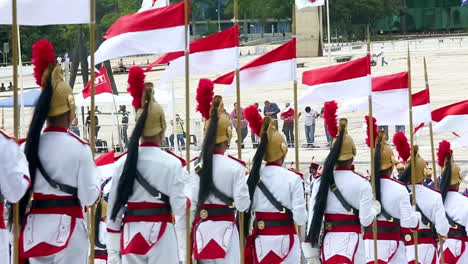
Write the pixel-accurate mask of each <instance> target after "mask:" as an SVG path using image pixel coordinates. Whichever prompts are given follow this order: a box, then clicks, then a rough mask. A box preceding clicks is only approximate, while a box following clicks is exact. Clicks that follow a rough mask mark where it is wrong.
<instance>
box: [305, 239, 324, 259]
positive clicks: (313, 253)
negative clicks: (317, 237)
mask: <svg viewBox="0 0 468 264" xmlns="http://www.w3.org/2000/svg"><path fill="white" fill-rule="evenodd" d="M302 252H303V253H304V258H306V259H314V258H317V259H319V258H320V249H318V248H313V247H312V244H311V243H307V242H302ZM319 263H320V262H319Z"/></svg>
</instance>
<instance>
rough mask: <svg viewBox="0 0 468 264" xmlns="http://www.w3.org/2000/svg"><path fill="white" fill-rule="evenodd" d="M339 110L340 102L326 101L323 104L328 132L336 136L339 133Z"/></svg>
mask: <svg viewBox="0 0 468 264" xmlns="http://www.w3.org/2000/svg"><path fill="white" fill-rule="evenodd" d="M337 110H338V103H337V102H336V101H330V102H326V103H325V104H324V106H323V119H325V125H326V126H327V130H328V134H330V136H331V137H334V138H335V137H336V136H337V135H338V120H337V115H336V111H337Z"/></svg>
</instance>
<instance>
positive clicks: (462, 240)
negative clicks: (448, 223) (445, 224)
mask: <svg viewBox="0 0 468 264" xmlns="http://www.w3.org/2000/svg"><path fill="white" fill-rule="evenodd" d="M444 206H445V211H446V212H447V215H448V217H450V218H451V219H452V220H453V221H455V223H457V224H458V225H461V226H462V227H463V228H464V229H465V234H466V228H467V227H468V197H466V196H464V195H463V194H461V193H459V192H458V190H449V191H448V193H447V197H446V198H445V202H444ZM457 228H460V226H457ZM454 231H457V230H456V229H455V228H454V227H452V229H450V232H449V235H448V238H447V240H446V241H445V243H444V260H445V262H446V263H454V264H455V263H457V264H462V263H468V250H467V247H468V237H466V235H465V237H457V236H453V235H452V234H454V233H453V232H454Z"/></svg>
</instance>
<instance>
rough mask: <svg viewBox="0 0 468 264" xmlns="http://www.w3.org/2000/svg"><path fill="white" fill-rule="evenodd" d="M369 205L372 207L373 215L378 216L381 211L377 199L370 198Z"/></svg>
mask: <svg viewBox="0 0 468 264" xmlns="http://www.w3.org/2000/svg"><path fill="white" fill-rule="evenodd" d="M371 207H372V212H373V213H374V216H378V215H379V214H380V212H381V211H382V206H381V205H380V203H379V201H377V200H371Z"/></svg>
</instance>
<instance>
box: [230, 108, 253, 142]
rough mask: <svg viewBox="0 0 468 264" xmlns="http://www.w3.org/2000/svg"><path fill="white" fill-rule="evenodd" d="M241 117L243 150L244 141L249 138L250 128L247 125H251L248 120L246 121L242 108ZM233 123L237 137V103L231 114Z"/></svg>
mask: <svg viewBox="0 0 468 264" xmlns="http://www.w3.org/2000/svg"><path fill="white" fill-rule="evenodd" d="M240 116H241V120H240V121H241V144H242V148H244V139H245V138H246V137H247V134H248V133H249V131H248V128H247V125H248V124H249V123H248V122H247V120H245V117H244V108H242V107H241V108H240ZM231 122H232V125H233V126H234V128H235V133H236V135H237V124H238V121H237V103H234V110H232V112H231ZM236 143H237V140H236Z"/></svg>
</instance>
